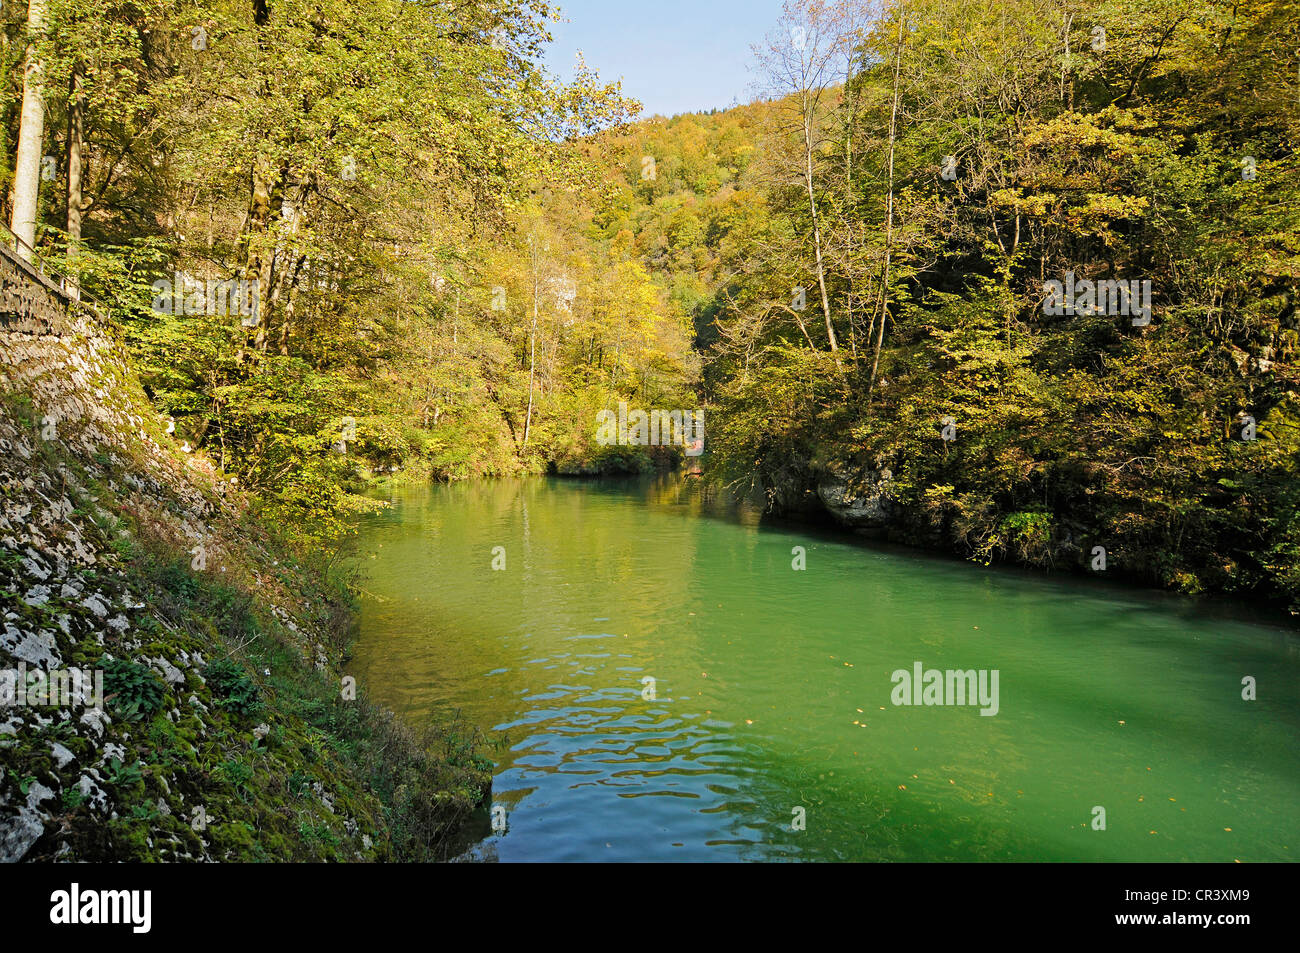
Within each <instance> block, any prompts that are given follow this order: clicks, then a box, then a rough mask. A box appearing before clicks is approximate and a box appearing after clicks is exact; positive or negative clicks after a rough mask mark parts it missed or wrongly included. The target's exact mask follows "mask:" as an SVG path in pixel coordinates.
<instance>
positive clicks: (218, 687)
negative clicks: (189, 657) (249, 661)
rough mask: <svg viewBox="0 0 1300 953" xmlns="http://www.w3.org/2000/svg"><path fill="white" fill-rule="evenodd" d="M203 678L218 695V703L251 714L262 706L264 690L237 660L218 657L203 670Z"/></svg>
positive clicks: (228, 708) (241, 712)
mask: <svg viewBox="0 0 1300 953" xmlns="http://www.w3.org/2000/svg"><path fill="white" fill-rule="evenodd" d="M203 678H204V680H205V681H206V682H207V683H208V685H209V687H210V688H212V690H213V692H215V693H216V695H217V704H218V705H219V706H220V707H222V708H225V709H226V710H228V711H233V712H235V713H236V714H238V715H251V714H253V713H255V712H256V711H257V710H258V709H260V708H261V707H262V690H261V689H260V688H258V687H257V683H256V682H254V681H253V679H252V678H251V677H249V675H248V673H247V672H245V671H244V669H243V668H242V667H240V666H239V665H238V664H236V663H235V662H232V661H230V660H229V659H218V660H217V661H215V662H212V663H211V664H210V665H208V666H207V668H205V669H204V670H203Z"/></svg>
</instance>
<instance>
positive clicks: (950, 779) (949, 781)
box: [948, 778, 957, 784]
mask: <svg viewBox="0 0 1300 953" xmlns="http://www.w3.org/2000/svg"><path fill="white" fill-rule="evenodd" d="M948 783H949V784H956V783H957V782H956V781H954V780H953V779H952V778H949V779H948Z"/></svg>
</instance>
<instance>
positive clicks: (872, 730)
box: [352, 477, 1300, 861]
mask: <svg viewBox="0 0 1300 953" xmlns="http://www.w3.org/2000/svg"><path fill="white" fill-rule="evenodd" d="M392 501H393V503H394V506H393V507H392V508H390V509H388V510H387V511H385V512H383V513H380V514H377V515H376V516H374V517H372V518H370V519H368V521H367V523H366V525H365V527H364V530H363V537H362V551H363V559H364V560H365V567H366V570H367V572H368V578H367V579H366V580H365V582H364V586H365V589H366V591H367V594H366V596H365V598H364V600H363V605H362V616H361V638H360V641H359V644H358V646H357V655H356V659H355V660H354V664H353V666H352V671H353V674H355V675H357V676H358V679H359V680H360V681H361V682H362V683H363V684H364V685H365V686H366V687H367V688H368V690H369V691H370V692H371V693H372V695H373V696H374V697H375V698H376V699H377V700H379V701H381V702H383V703H386V704H388V705H390V706H392V707H394V708H395V709H397V710H398V711H399V712H401V713H402V714H403V715H405V716H406V717H407V718H409V719H412V720H418V719H420V718H423V717H426V716H428V715H430V714H434V713H441V712H444V711H446V710H448V709H450V708H459V709H460V710H461V711H462V712H463V713H464V714H465V715H466V717H468V718H469V719H470V720H471V721H473V722H475V723H477V724H478V725H479V726H480V727H482V728H483V729H484V730H485V731H486V732H488V733H489V735H490V736H492V737H494V738H497V739H499V741H500V744H499V746H498V748H497V749H496V750H495V751H494V752H492V753H493V755H494V757H495V758H496V760H497V771H496V777H495V781H494V793H493V803H494V804H498V805H502V806H504V807H505V808H506V810H507V817H508V829H507V831H506V832H505V833H504V834H494V835H492V836H491V837H488V838H487V839H486V840H485V841H483V842H482V843H481V844H479V845H478V846H476V847H475V848H474V849H473V850H472V851H471V852H470V854H469V855H468V858H467V859H498V858H499V859H501V860H512V861H513V860H762V859H769V860H770V859H815V860H831V859H844V860H880V859H897V860H950V859H951V860H979V859H991V860H1108V859H1115V860H1205V861H1208V860H1224V861H1232V860H1234V859H1240V860H1242V861H1249V860H1290V859H1291V857H1292V855H1293V853H1294V852H1295V850H1296V837H1295V834H1296V822H1295V820H1294V815H1293V806H1294V804H1295V803H1296V795H1297V793H1300V791H1297V788H1298V787H1300V775H1298V772H1297V770H1296V766H1295V765H1296V758H1295V755H1296V748H1295V739H1296V736H1297V728H1298V727H1300V710H1298V707H1297V701H1296V693H1295V687H1296V684H1297V678H1296V676H1297V673H1298V671H1300V658H1298V657H1297V653H1296V644H1297V643H1296V639H1295V638H1293V637H1292V636H1291V635H1290V634H1289V633H1288V632H1286V631H1284V630H1282V629H1280V628H1276V627H1271V626H1267V625H1261V624H1253V623H1248V622H1244V621H1238V620H1234V619H1233V618H1232V617H1231V616H1230V615H1226V614H1225V613H1223V612H1219V613H1216V614H1208V613H1206V612H1205V611H1204V607H1201V606H1196V605H1193V604H1191V603H1189V602H1187V601H1185V600H1179V599H1176V598H1172V597H1168V596H1162V595H1156V594H1148V593H1144V592H1139V591H1134V590H1128V589H1123V588H1118V587H1113V586H1107V585H1104V584H1100V583H1097V582H1096V581H1095V580H1093V579H1091V578H1090V579H1087V580H1080V579H1071V578H1065V577H1042V576H1034V575H1029V574H1021V573H1010V572H990V571H988V570H984V569H981V568H979V567H975V566H970V565H966V564H963V563H960V562H953V561H948V560H943V559H936V558H932V557H928V556H925V555H922V554H920V553H917V552H913V551H908V550H893V549H882V548H879V547H867V546H865V545H863V544H861V543H859V542H857V541H856V540H853V539H851V538H845V537H843V536H838V535H834V534H830V533H817V532H815V531H809V530H807V529H801V528H798V527H792V526H774V525H771V524H770V523H763V522H762V521H761V520H760V514H759V511H758V510H757V509H756V508H754V507H732V508H725V507H720V506H719V505H717V504H712V503H710V502H709V501H707V500H706V499H704V498H703V495H702V494H701V492H700V491H699V486H698V483H696V482H694V481H691V480H685V481H683V480H681V479H680V478H677V477H663V478H658V479H654V480H644V481H581V482H573V481H560V480H546V479H532V480H518V481H510V480H502V481H492V482H480V483H470V484H460V485H455V486H450V487H430V488H423V487H421V488H414V489H405V490H400V491H398V492H397V493H396V495H395V496H394V497H393V498H392ZM795 546H802V547H804V548H805V550H806V553H807V555H806V560H807V568H806V570H804V571H797V570H795V569H793V568H792V561H793V556H792V549H793V547H795ZM497 547H500V549H497ZM494 549H495V550H496V559H497V564H498V565H500V564H501V562H502V560H504V569H500V570H493V568H492V565H493V560H494ZM917 661H920V662H922V663H923V664H924V665H925V667H926V668H941V669H949V668H953V669H997V670H998V671H999V672H1000V694H1001V698H1000V702H1001V708H1000V711H999V713H998V715H996V716H995V717H981V716H980V715H979V711H978V709H977V708H971V707H961V708H957V707H952V708H947V707H894V706H893V705H892V704H891V703H890V691H891V689H892V684H891V682H890V674H891V673H892V672H893V671H894V670H896V669H900V668H907V669H910V668H911V667H912V665H913V664H914V662H917ZM1244 675H1253V676H1254V677H1256V679H1257V680H1258V684H1259V686H1260V689H1259V699H1258V701H1256V702H1245V701H1243V700H1242V699H1241V693H1240V682H1241V678H1242V677H1243V676H1244ZM647 678H650V679H653V683H652V686H651V684H650V683H647V682H645V681H643V680H644V679H647ZM651 687H653V692H651V691H650V688H651ZM1095 806H1104V807H1105V809H1106V813H1107V829H1106V830H1105V831H1094V830H1092V829H1091V827H1090V822H1091V821H1092V817H1093V808H1094V807H1095ZM798 808H802V809H803V811H802V814H803V815H804V816H805V817H806V827H805V829H803V830H794V829H792V822H794V821H795V820H796V819H797V817H798V814H799V812H797V811H796V809H798ZM1229 828H1230V830H1228V829H1229Z"/></svg>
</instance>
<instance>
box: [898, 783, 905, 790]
mask: <svg viewBox="0 0 1300 953" xmlns="http://www.w3.org/2000/svg"><path fill="white" fill-rule="evenodd" d="M898 790H900V791H906V790H907V785H906V784H900V785H899V786H898Z"/></svg>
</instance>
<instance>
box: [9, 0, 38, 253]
mask: <svg viewBox="0 0 1300 953" xmlns="http://www.w3.org/2000/svg"><path fill="white" fill-rule="evenodd" d="M44 29H45V0H29V3H28V4H27V33H28V36H29V37H35V36H36V35H37V34H39V33H40V32H41V31H42V30H44ZM41 74H42V69H41V63H40V60H38V59H37V57H36V52H35V50H34V49H33V48H31V47H30V46H29V47H28V49H27V63H26V66H25V68H24V73H23V112H22V119H21V124H20V125H19V127H18V156H17V159H16V161H15V162H14V205H13V218H12V220H11V221H10V225H9V228H10V231H12V232H13V233H14V235H16V236H17V237H18V239H19V242H18V249H17V251H18V254H19V255H20V256H21V257H22V258H23V259H24V260H28V261H30V260H31V257H32V251H31V250H32V248H34V247H35V245H36V208H37V199H38V198H39V196H40V191H41V152H42V150H43V149H44V148H45V102H44V98H43V93H44V90H43V88H42V85H41V79H42V75H41Z"/></svg>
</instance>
